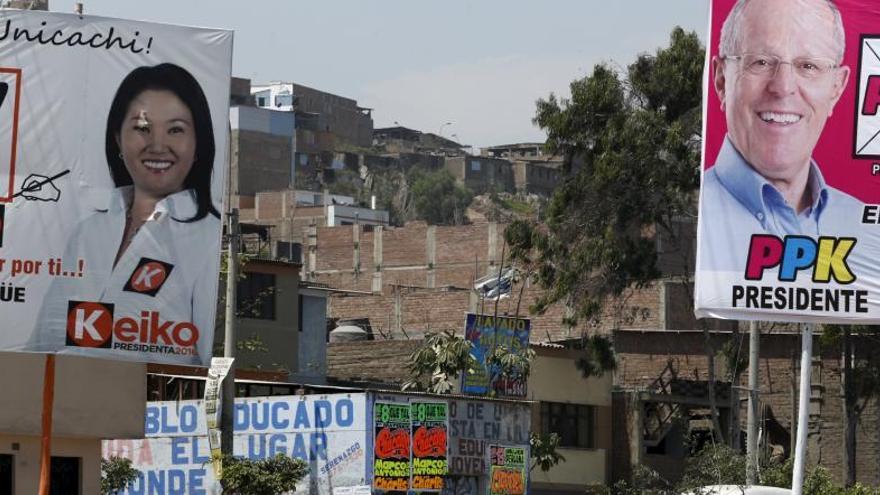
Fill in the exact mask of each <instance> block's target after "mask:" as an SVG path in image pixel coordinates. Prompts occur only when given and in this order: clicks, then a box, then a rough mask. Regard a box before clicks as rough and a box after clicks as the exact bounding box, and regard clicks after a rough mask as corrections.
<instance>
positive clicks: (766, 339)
mask: <svg viewBox="0 0 880 495" xmlns="http://www.w3.org/2000/svg"><path fill="white" fill-rule="evenodd" d="M712 338H713V346H714V347H715V348H716V349H718V348H720V346H721V345H722V343H724V342H726V341H727V340H729V339H730V338H731V334H721V333H715V334H713V335H712ZM740 338H741V339H742V347H741V352H742V353H743V354H744V355H746V356H747V355H748V340H749V338H748V334H747V333H746V332H743V333H741V334H740ZM857 345H858V344H857ZM614 346H615V350H616V351H617V356H618V367H617V370H616V371H615V385H617V386H619V387H621V388H623V389H644V388H647V387H649V386H650V384H651V383H652V382H653V381H654V380H655V379H656V378H657V377H658V376H660V375H661V374H662V373H663V372H664V369H666V368H667V366H670V368H671V370H672V373H673V374H675V375H676V376H678V377H680V378H687V379H693V380H706V379H707V369H708V368H707V359H706V355H705V344H704V341H703V334H702V333H701V332H695V331H686V332H677V331H676V332H670V331H666V332H663V331H647V332H634V331H618V332H615V333H614ZM760 353H761V360H760V370H761V371H760V372H761V376H760V380H759V381H760V390H761V400H762V402H763V403H764V404H766V405H767V406H768V409H767V412H768V414H767V416H766V417H767V418H770V417H771V416H772V418H773V419H775V423H776V424H777V425H778V426H779V427H780V428H778V429H775V430H774V429H772V428H771V429H770V434H769V437H770V439H771V442H772V443H775V444H778V445H781V446H782V447H783V448H784V450H785V452H786V453H787V454H789V455H791V454H792V452H791V446H792V444H791V439H792V435H791V431H792V418H793V417H796V416H797V413H796V411H795V409H794V407H795V405H796V403H797V387H798V380H799V375H800V373H799V366H800V360H799V359H800V358H799V355H800V337H799V336H798V335H796V334H790V333H771V334H764V335H763V336H762V339H761V351H760ZM838 359H839V356H838V353H837V351H835V350H834V349H830V350H826V351H825V352H823V353H822V354H821V355H820V353H819V350H818V349H815V352H814V361H813V369H812V378H811V381H812V388H813V394H812V397H813V399H812V401H811V405H810V408H811V421H810V432H809V440H808V462H809V463H810V464H821V465H822V466H824V467H825V468H827V469H828V470H829V471H830V472H831V474H832V475H833V476H834V477H835V478H836V479H837V480H840V479H841V478H842V474H843V465H842V462H843V457H842V454H841V452H842V450H843V420H842V412H843V409H842V408H843V404H842V401H841V398H840V381H839V376H840V372H839V360H838ZM725 376H726V370H725V365H724V362H723V360H720V359H717V360H716V377H717V379H719V380H724V379H725V378H724V377H725ZM747 383H748V370H746V371H745V372H744V373H743V374H742V376H741V378H740V382H739V385H740V386H743V387H744V386H746V385H747ZM623 413H624V411H617V412H616V414H617V415H623ZM739 417H740V421H741V425H742V430H743V431H744V430H745V421H746V417H747V416H746V410H745V402H743V403H742V407H741V409H740V415H739ZM770 423H771V424H772V423H773V421H770ZM725 434H726V433H725ZM857 435H858V439H857V442H856V444H857V451H856V472H857V479H858V480H859V481H861V482H863V483H868V484H871V485H877V484H878V483H880V468H878V465H880V409H878V408H877V407H876V405H875V404H873V403H872V404H870V405H869V406H868V408H867V409H865V411H864V413H863V414H862V419H861V423H860V425H859V428H858V430H857ZM620 443H623V442H622V441H621V440H616V441H615V446H617V445H619V444H620ZM621 457H623V456H621ZM615 459H616V461H615V462H622V460H621V458H619V457H618V456H615ZM622 472H626V468H622Z"/></svg>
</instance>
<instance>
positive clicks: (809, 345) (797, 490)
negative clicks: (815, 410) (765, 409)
mask: <svg viewBox="0 0 880 495" xmlns="http://www.w3.org/2000/svg"><path fill="white" fill-rule="evenodd" d="M802 329H803V333H802V334H801V388H800V398H799V399H798V422H797V444H796V445H795V450H794V472H793V473H792V476H791V493H792V494H793V495H802V494H803V491H804V466H805V465H806V463H807V430H808V429H809V426H810V425H809V421H810V378H811V375H812V374H813V373H812V368H813V325H812V324H804V325H802Z"/></svg>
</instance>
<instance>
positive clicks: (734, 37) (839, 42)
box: [718, 0, 846, 65]
mask: <svg viewBox="0 0 880 495" xmlns="http://www.w3.org/2000/svg"><path fill="white" fill-rule="evenodd" d="M748 2H749V0H738V1H737V2H736V5H734V7H733V9H732V10H731V11H730V14H728V15H727V19H726V20H725V21H724V25H723V26H722V27H721V41H720V43H719V44H718V54H719V55H720V56H722V57H726V56H730V55H738V53H737V51H738V49H739V45H740V43H741V42H742V18H743V13H744V11H745V7H746V4H747V3H748ZM825 4H826V5H828V7H829V8H830V9H831V13H832V14H833V15H834V33H832V36H833V41H834V48H835V52H836V53H835V62H837V64H838V65H840V64H841V63H842V62H843V52H844V50H845V48H846V40H845V39H844V32H843V19H842V18H841V17H840V10H838V9H837V6H836V5H834V2H833V1H832V0H825Z"/></svg>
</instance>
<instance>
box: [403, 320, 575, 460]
mask: <svg viewBox="0 0 880 495" xmlns="http://www.w3.org/2000/svg"><path fill="white" fill-rule="evenodd" d="M472 347H473V344H471V342H469V341H468V340H466V339H464V338H463V337H459V336H457V335H455V333H454V332H452V331H450V330H447V331H444V332H440V333H433V334H427V335H426V336H425V342H424V343H423V344H422V345H421V346H420V347H419V348H418V349H416V350H415V351H413V353H412V354H411V355H410V357H409V361H408V364H407V367H408V369H409V371H410V372H411V373H412V376H413V379H412V380H410V381H408V382H406V383H405V384H404V385H403V388H404V390H406V389H409V388H416V389H419V390H427V391H429V392H432V393H435V394H447V393H452V392H453V391H454V390H455V383H456V382H457V381H458V377H459V376H461V374H462V373H467V372H469V371H470V370H473V369H475V368H476V366H477V365H478V363H477V361H476V359H474V357H473V356H472V355H471V349H472ZM534 357H535V352H534V351H533V350H531V349H529V348H528V347H527V348H526V349H523V350H520V351H512V350H508V349H507V348H506V347H504V346H499V347H497V348H495V350H494V351H493V352H492V353H491V354H490V355H489V356H488V358H487V364H490V365H493V367H496V368H497V369H498V370H499V371H498V374H499V376H501V377H505V378H515V379H522V380H527V379H528V377H529V373H530V372H531V362H532V360H533V359H534ZM529 444H530V445H531V446H532V448H531V457H532V458H533V459H534V463H533V465H532V469H534V467H535V466H536V465H537V466H540V467H541V470H542V471H548V470H550V468H552V467H553V466H555V465H557V464H559V463H560V462H564V461H565V457H563V456H562V455H561V454H559V453H558V452H556V448H557V447H558V446H559V437H558V436H557V435H556V434H555V433H554V434H551V435H549V436H543V437H542V436H539V435H537V434H535V433H534V432H533V433H532V434H531V435H530V437H529Z"/></svg>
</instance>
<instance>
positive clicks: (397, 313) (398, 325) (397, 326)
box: [391, 285, 403, 338]
mask: <svg viewBox="0 0 880 495" xmlns="http://www.w3.org/2000/svg"><path fill="white" fill-rule="evenodd" d="M401 292H402V290H401V288H400V287H399V286H397V285H395V286H394V316H393V318H394V321H393V323H392V328H391V335H392V338H393V337H396V336H398V335H400V334H401V333H403V332H402V331H401V329H402V328H403V322H402V320H403V318H402V315H403V311H402V307H401V306H403V296H402V295H401Z"/></svg>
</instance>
